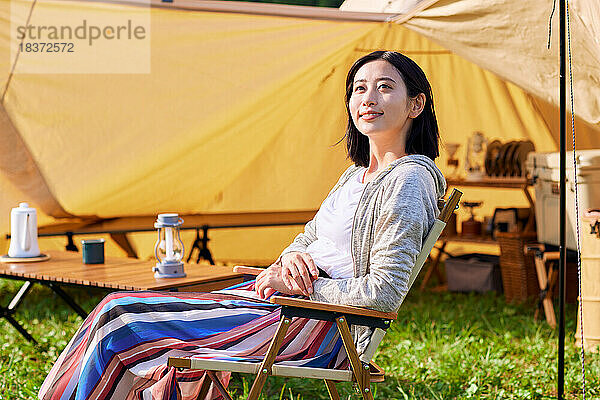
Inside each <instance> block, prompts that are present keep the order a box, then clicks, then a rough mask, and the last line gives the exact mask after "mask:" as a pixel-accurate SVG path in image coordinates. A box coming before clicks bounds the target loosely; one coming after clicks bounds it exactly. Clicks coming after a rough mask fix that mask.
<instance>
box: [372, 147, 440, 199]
mask: <svg viewBox="0 0 600 400" xmlns="http://www.w3.org/2000/svg"><path fill="white" fill-rule="evenodd" d="M406 163H413V164H418V165H421V166H423V167H425V168H426V169H427V171H428V172H429V173H430V174H431V177H432V178H433V181H434V182H435V188H436V193H437V197H438V198H441V197H444V195H445V194H446V178H444V175H443V174H442V171H440V169H439V168H438V167H437V165H435V163H434V162H433V160H432V159H431V158H429V157H427V156H424V155H422V154H409V155H407V156H404V157H400V158H399V159H397V160H394V161H393V162H391V163H390V165H389V166H388V168H390V170H391V169H392V168H394V167H395V166H397V165H401V164H406ZM381 175H384V174H381ZM378 178H379V177H378Z"/></svg>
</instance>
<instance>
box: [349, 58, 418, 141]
mask: <svg viewBox="0 0 600 400" xmlns="http://www.w3.org/2000/svg"><path fill="white" fill-rule="evenodd" d="M410 103H411V100H410V98H409V97H408V93H407V90H406V86H405V85H404V81H403V80H402V77H401V76H400V73H399V72H398V70H397V69H396V68H395V67H394V66H393V65H392V64H390V63H389V62H387V61H385V60H375V61H370V62H368V63H366V64H365V65H363V66H362V67H360V68H359V70H358V71H356V75H355V76H354V83H353V87H352V95H351V96H350V101H349V104H348V107H349V109H350V115H351V116H352V121H354V125H355V126H356V127H357V128H358V130H359V131H360V132H361V133H362V134H364V135H366V136H369V137H374V136H381V135H398V134H399V133H400V132H403V133H406V131H407V130H408V127H409V126H410V123H409V122H408V121H410V119H409V111H410V105H411V104H410Z"/></svg>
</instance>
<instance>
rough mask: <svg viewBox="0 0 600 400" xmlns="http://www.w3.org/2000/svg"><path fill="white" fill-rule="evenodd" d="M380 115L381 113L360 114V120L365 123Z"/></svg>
mask: <svg viewBox="0 0 600 400" xmlns="http://www.w3.org/2000/svg"><path fill="white" fill-rule="evenodd" d="M381 115H383V113H382V112H381V113H380V112H375V111H367V112H366V113H363V114H360V118H361V119H363V120H365V121H372V120H374V119H375V118H377V117H379V116H381Z"/></svg>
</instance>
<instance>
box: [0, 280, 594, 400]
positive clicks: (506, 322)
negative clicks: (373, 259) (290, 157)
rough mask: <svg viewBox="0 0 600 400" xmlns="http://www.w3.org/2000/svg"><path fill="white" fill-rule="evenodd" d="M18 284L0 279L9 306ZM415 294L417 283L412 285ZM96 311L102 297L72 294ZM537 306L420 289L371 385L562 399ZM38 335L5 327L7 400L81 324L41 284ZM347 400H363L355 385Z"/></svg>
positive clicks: (394, 391)
mask: <svg viewBox="0 0 600 400" xmlns="http://www.w3.org/2000/svg"><path fill="white" fill-rule="evenodd" d="M20 285H21V283H18V282H13V281H7V280H0V302H1V303H0V304H2V305H4V306H6V305H7V304H8V301H9V300H10V298H11V297H12V295H13V294H14V293H15V292H16V291H17V290H18V287H19V286H20ZM415 286H416V287H418V284H416V285H415ZM67 291H69V293H71V294H72V295H73V296H74V297H75V298H76V299H77V301H78V303H79V304H82V305H83V306H84V308H85V309H87V310H91V309H92V308H93V306H94V305H95V304H96V303H97V302H98V301H99V300H100V299H101V298H102V296H103V295H104V294H105V292H102V291H84V290H81V289H67ZM575 313H576V307H575V305H572V304H569V305H567V324H566V333H567V337H566V343H567V344H566V348H565V364H566V368H565V380H566V383H565V392H566V396H565V397H566V398H568V399H580V398H582V397H583V395H582V376H581V367H580V365H581V361H580V358H579V349H578V348H576V347H574V345H573V343H574V331H575V315H576V314H575ZM532 316H533V306H532V305H531V304H523V305H508V304H506V303H505V301H504V298H503V297H502V296H495V295H494V294H488V295H475V294H468V295H467V294H455V293H429V292H428V293H420V292H418V290H413V291H412V292H411V293H410V295H409V296H408V298H407V299H406V301H405V303H404V305H403V306H402V308H401V311H400V313H399V319H398V320H397V321H396V322H395V323H394V324H393V325H392V328H391V329H390V332H389V333H388V335H387V336H386V338H385V339H384V342H383V343H382V345H381V346H380V348H379V353H378V355H377V356H376V361H377V363H378V364H379V365H381V366H382V367H384V369H385V370H386V381H385V382H384V383H380V384H377V385H374V386H375V387H374V392H375V398H379V399H455V398H456V399H468V398H471V399H550V398H556V371H557V361H556V359H557V331H554V330H552V329H550V328H549V327H548V325H547V324H546V323H545V322H543V321H542V322H536V321H534V320H533V317H532ZM16 318H17V319H18V320H19V321H21V322H22V323H23V324H24V325H25V326H26V327H27V329H28V330H29V332H31V333H32V334H33V335H34V337H35V338H37V339H38V340H39V341H40V346H39V347H36V346H33V345H31V344H30V343H28V342H27V341H25V340H24V339H23V338H22V337H21V336H20V335H19V334H18V333H17V332H16V331H15V330H14V329H13V328H12V327H11V326H10V325H9V324H8V323H7V322H6V321H5V320H4V319H2V321H0V399H11V400H12V399H33V398H36V394H37V391H38V389H39V387H40V385H41V384H42V382H43V380H44V377H45V376H46V374H47V373H48V371H49V370H50V368H51V367H52V364H53V362H54V361H55V360H56V358H57V357H58V355H59V354H60V351H61V350H62V349H63V348H64V347H65V346H66V344H67V342H68V340H69V339H70V338H71V336H72V335H73V333H74V332H75V330H76V329H77V327H78V326H79V325H80V324H81V321H82V320H81V318H79V317H78V316H77V315H76V314H75V313H73V312H71V311H70V309H69V308H68V307H67V306H66V305H65V304H64V302H63V301H62V300H61V299H60V298H58V297H57V296H56V295H54V294H53V292H51V291H50V290H49V289H47V288H45V287H42V286H40V285H36V286H35V288H34V289H33V290H32V292H31V293H30V294H29V296H28V297H27V298H26V300H25V301H24V302H23V303H22V304H21V306H20V307H19V309H18V312H17V314H16ZM586 371H587V374H586V377H587V398H588V399H598V398H600V355H598V354H591V353H587V354H586ZM251 379H252V377H251V376H249V375H236V374H234V376H233V378H232V381H231V384H230V390H231V391H232V392H234V393H235V396H236V397H234V398H239V399H242V398H243V395H244V393H247V391H248V388H249V386H250V385H251ZM338 388H339V390H340V393H341V394H342V395H343V398H348V397H351V398H353V399H358V398H359V397H358V396H357V395H356V394H355V393H354V389H353V387H352V385H351V384H349V383H344V384H339V385H338ZM264 393H265V396H264V398H265V399H296V400H297V399H304V400H310V399H326V398H327V393H326V390H325V388H324V385H323V383H322V382H320V381H316V380H302V379H283V378H269V379H268V380H267V385H266V386H265V391H264Z"/></svg>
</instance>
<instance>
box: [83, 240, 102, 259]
mask: <svg viewBox="0 0 600 400" xmlns="http://www.w3.org/2000/svg"><path fill="white" fill-rule="evenodd" d="M81 247H82V253H83V263H84V264H104V239H87V240H82V241H81Z"/></svg>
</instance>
